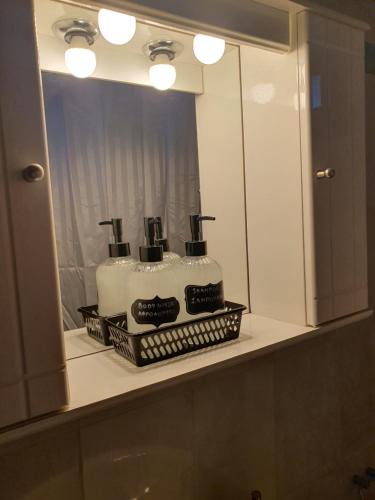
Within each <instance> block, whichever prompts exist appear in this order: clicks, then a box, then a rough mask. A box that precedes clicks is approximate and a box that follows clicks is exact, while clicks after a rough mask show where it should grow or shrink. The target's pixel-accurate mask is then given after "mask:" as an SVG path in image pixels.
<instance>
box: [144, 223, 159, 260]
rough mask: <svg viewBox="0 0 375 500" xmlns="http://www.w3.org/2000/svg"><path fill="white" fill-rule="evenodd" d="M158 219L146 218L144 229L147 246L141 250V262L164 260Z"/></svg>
mask: <svg viewBox="0 0 375 500" xmlns="http://www.w3.org/2000/svg"><path fill="white" fill-rule="evenodd" d="M157 226H158V217H145V218H144V228H145V236H146V245H145V246H142V247H140V248H139V258H140V260H141V262H160V261H162V260H163V248H162V246H161V245H160V244H159V243H158V239H157V238H158V229H157Z"/></svg>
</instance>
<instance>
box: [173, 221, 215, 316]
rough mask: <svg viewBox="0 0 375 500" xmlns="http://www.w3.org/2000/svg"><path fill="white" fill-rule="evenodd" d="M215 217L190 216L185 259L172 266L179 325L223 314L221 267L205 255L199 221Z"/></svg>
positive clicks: (204, 243)
mask: <svg viewBox="0 0 375 500" xmlns="http://www.w3.org/2000/svg"><path fill="white" fill-rule="evenodd" d="M208 220H215V217H208V216H207V217H206V216H202V215H191V216H190V229H191V235H192V238H191V241H186V242H185V250H186V257H183V258H182V259H181V260H180V261H178V262H177V263H176V265H175V268H176V275H177V279H178V281H179V283H180V290H181V292H180V296H179V300H180V303H181V314H180V319H179V320H180V321H191V320H192V319H197V318H199V317H201V316H207V315H208V314H210V313H215V312H216V313H217V312H220V311H222V310H224V288H223V274H222V270H221V267H220V265H219V264H218V263H217V262H216V261H215V260H214V259H212V258H211V257H209V256H208V255H207V242H206V241H204V240H203V230H202V221H208Z"/></svg>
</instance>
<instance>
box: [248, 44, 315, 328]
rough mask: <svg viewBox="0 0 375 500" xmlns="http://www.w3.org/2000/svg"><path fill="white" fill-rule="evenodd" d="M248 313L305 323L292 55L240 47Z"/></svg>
mask: <svg viewBox="0 0 375 500" xmlns="http://www.w3.org/2000/svg"><path fill="white" fill-rule="evenodd" d="M241 75H242V97H243V120H244V147H245V165H246V167H245V171H246V200H247V229H248V238H249V240H248V246H249V272H250V290H251V293H250V300H251V310H252V312H254V313H256V314H260V315H263V316H268V317H271V318H275V319H278V320H282V321H288V322H291V323H297V324H305V322H306V319H305V292H304V290H305V285H304V251H303V225H302V196H301V167H300V143H299V134H300V133H299V117H298V89H297V55H296V51H292V52H290V53H288V54H285V55H280V54H276V53H273V52H269V51H265V50H262V49H258V48H254V47H245V46H243V47H241Z"/></svg>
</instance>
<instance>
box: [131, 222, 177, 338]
mask: <svg viewBox="0 0 375 500" xmlns="http://www.w3.org/2000/svg"><path fill="white" fill-rule="evenodd" d="M155 225H156V218H153V217H147V218H145V233H146V245H145V246H142V247H140V249H139V256H140V262H139V263H138V264H137V265H136V266H135V267H134V268H133V269H132V271H131V273H130V275H129V277H128V279H127V285H126V302H127V303H128V304H129V310H128V331H129V332H131V333H139V332H144V331H147V330H152V329H154V328H159V327H161V326H167V325H168V324H171V323H174V322H175V321H177V320H178V318H179V315H180V303H179V301H178V298H177V296H178V290H179V284H178V282H177V279H176V273H175V271H174V266H173V265H172V264H171V263H169V262H165V261H163V247H162V246H161V245H157V244H156V239H155Z"/></svg>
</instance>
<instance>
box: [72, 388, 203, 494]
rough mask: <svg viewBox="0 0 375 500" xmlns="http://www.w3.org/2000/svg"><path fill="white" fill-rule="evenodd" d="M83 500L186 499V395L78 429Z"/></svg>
mask: <svg viewBox="0 0 375 500" xmlns="http://www.w3.org/2000/svg"><path fill="white" fill-rule="evenodd" d="M81 438H82V456H83V478H84V489H85V495H86V496H85V500H112V499H113V500H117V499H121V500H134V499H138V500H140V499H148V498H149V499H150V500H159V499H160V500H162V499H163V500H165V499H171V500H172V499H176V500H177V499H178V500H180V499H181V500H184V499H186V500H190V499H191V498H193V497H192V495H191V488H192V467H193V454H192V450H191V442H192V406H191V397H190V392H189V390H187V389H186V390H184V391H183V392H181V393H180V394H177V395H175V394H172V395H171V396H166V397H163V398H161V399H160V400H159V401H157V402H151V403H148V404H144V405H143V406H137V407H135V408H133V409H132V410H130V411H127V412H126V413H122V414H118V415H115V416H111V417H110V418H105V419H103V420H102V421H100V422H98V421H95V422H93V423H92V424H89V423H86V424H85V425H84V426H83V427H82V429H81Z"/></svg>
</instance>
